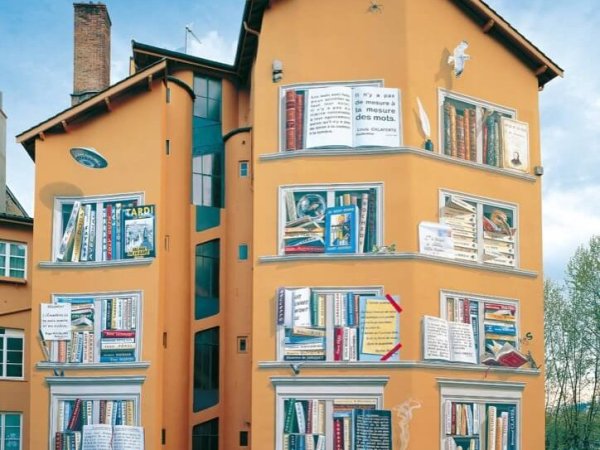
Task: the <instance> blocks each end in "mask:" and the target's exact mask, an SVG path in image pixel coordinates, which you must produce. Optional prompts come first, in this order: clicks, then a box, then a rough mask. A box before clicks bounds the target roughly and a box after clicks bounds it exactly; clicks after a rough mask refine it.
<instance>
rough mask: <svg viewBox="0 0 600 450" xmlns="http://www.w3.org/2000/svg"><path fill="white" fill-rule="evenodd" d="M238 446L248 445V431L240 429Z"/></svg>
mask: <svg viewBox="0 0 600 450" xmlns="http://www.w3.org/2000/svg"><path fill="white" fill-rule="evenodd" d="M240 447H248V432H247V431H240Z"/></svg>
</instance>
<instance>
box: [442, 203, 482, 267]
mask: <svg viewBox="0 0 600 450" xmlns="http://www.w3.org/2000/svg"><path fill="white" fill-rule="evenodd" d="M476 211H477V208H476V206H475V205H473V204H471V203H469V202H466V201H464V200H462V199H460V198H458V197H456V196H454V195H450V196H448V197H447V198H446V201H445V205H444V206H443V207H442V209H441V212H440V216H441V223H443V224H446V225H448V226H450V227H451V228H452V241H453V243H454V257H455V258H456V259H462V260H466V261H477V215H476Z"/></svg>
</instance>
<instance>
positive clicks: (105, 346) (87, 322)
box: [50, 297, 138, 363]
mask: <svg viewBox="0 0 600 450" xmlns="http://www.w3.org/2000/svg"><path fill="white" fill-rule="evenodd" d="M63 301H65V299H59V302H63ZM100 302H101V303H100V304H101V309H102V312H101V313H102V320H100V325H101V329H100V330H99V333H98V331H97V330H96V323H95V322H96V321H95V314H94V312H95V306H96V303H95V302H94V300H90V299H82V300H81V301H79V300H78V299H69V303H70V304H71V339H70V340H68V341H53V343H52V346H51V350H50V360H51V361H53V362H59V363H93V362H96V360H97V359H98V358H97V355H96V351H97V350H99V351H100V353H99V360H100V362H133V361H135V360H136V355H135V354H136V349H137V343H136V328H137V314H138V312H137V309H138V300H137V299H135V298H133V297H114V298H107V299H101V300H100ZM96 333H98V335H99V341H97V339H98V335H97V334H96ZM98 344H99V345H98Z"/></svg>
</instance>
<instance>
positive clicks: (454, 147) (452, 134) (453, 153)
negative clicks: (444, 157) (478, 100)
mask: <svg viewBox="0 0 600 450" xmlns="http://www.w3.org/2000/svg"><path fill="white" fill-rule="evenodd" d="M456 137H457V133H456V108H455V107H454V105H450V156H453V157H456V156H457V154H458V152H457V142H456V140H457V139H456Z"/></svg>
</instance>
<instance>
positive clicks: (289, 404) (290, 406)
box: [283, 398, 296, 433]
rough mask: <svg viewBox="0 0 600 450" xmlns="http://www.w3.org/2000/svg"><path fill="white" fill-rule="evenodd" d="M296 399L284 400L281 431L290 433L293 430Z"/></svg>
mask: <svg viewBox="0 0 600 450" xmlns="http://www.w3.org/2000/svg"><path fill="white" fill-rule="evenodd" d="M295 403H296V400H295V399H293V398H290V399H287V400H284V408H283V409H284V414H285V419H284V422H283V432H284V433H292V432H293V431H294V415H295V406H294V404H295Z"/></svg>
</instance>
